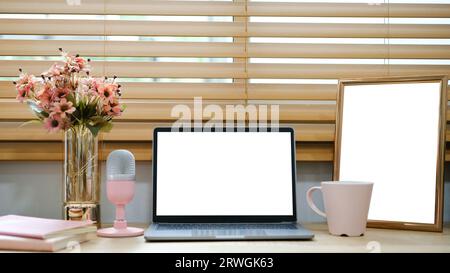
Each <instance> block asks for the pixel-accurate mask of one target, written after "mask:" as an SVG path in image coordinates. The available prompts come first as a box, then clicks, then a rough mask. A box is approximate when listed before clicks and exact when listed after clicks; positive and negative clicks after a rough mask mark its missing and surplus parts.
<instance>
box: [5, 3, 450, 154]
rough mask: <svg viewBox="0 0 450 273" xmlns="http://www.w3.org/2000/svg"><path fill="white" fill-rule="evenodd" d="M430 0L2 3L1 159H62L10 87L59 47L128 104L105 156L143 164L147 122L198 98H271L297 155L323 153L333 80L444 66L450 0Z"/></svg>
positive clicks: (106, 138)
mask: <svg viewBox="0 0 450 273" xmlns="http://www.w3.org/2000/svg"><path fill="white" fill-rule="evenodd" d="M349 2H351V3H349ZM364 2H370V3H364ZM436 2H440V3H433V1H414V0H412V1H394V0H391V1H387V0H386V1H332V0H329V1H326V2H324V1H309V2H308V1H287V0H286V2H278V1H272V2H270V1H250V0H235V1H208V0H203V1H190V0H179V1H175V0H174V1H172V0H165V1H162V0H158V1H151V0H150V1H149V0H127V1H125V0H89V1H87V0H67V1H65V0H42V1H39V3H37V2H36V1H33V0H21V1H17V0H0V160H61V159H62V158H63V156H62V154H63V145H62V140H63V135H62V134H47V133H46V132H45V131H44V129H42V128H41V126H39V125H26V126H22V127H21V126H20V125H21V123H23V122H24V121H27V120H29V119H32V118H33V115H32V114H31V112H30V111H28V110H27V109H26V108H27V107H26V105H25V104H19V103H18V102H17V101H16V100H15V91H14V87H13V85H12V83H11V82H12V81H13V80H14V78H15V77H16V76H17V73H18V71H17V69H18V68H19V67H22V68H23V69H25V70H26V71H28V72H31V73H34V74H35V75H39V74H40V73H41V72H43V71H44V70H45V69H47V68H48V67H49V66H50V65H51V64H52V63H53V62H54V61H55V60H57V57H56V56H57V55H58V50H57V49H58V48H59V47H62V48H64V49H65V50H66V51H70V52H74V53H79V54H81V55H83V56H88V57H91V58H92V59H93V67H94V70H93V75H95V76H102V75H117V76H118V77H119V78H120V81H121V84H122V85H123V88H122V89H123V91H124V92H123V94H124V95H123V102H124V103H125V104H126V105H127V109H126V111H125V113H124V115H123V116H122V117H120V118H119V119H117V121H116V122H115V127H114V129H113V131H112V133H104V134H101V135H100V140H101V150H102V152H101V155H102V158H103V159H104V158H105V156H106V155H107V154H108V152H109V151H111V150H113V149H116V148H126V149H129V150H131V151H132V152H134V153H135V155H136V158H137V159H138V160H151V137H152V128H154V127H155V126H159V125H170V123H171V122H172V121H174V120H175V119H176V118H174V117H171V115H170V113H171V109H172V107H173V106H174V105H176V104H180V103H182V104H187V105H192V103H193V100H192V99H193V97H195V96H201V97H202V98H203V104H204V105H207V104H208V103H214V104H218V105H221V106H225V105H226V104H243V105H245V104H279V109H280V115H279V118H280V123H282V124H286V125H289V126H293V127H294V128H295V129H296V140H297V159H298V160H300V161H331V160H332V159H333V145H334V130H335V125H334V121H335V114H336V113H335V110H336V109H335V108H336V103H335V100H336V93H337V80H338V79H340V78H358V77H377V76H389V75H391V76H404V75H432V74H440V75H443V74H445V75H449V74H450V1H445V0H442V1H436ZM55 58H56V59H55ZM380 110H381V109H380ZM36 142H39V144H40V145H36ZM411 149H414V147H411ZM447 158H449V159H450V152H448V156H447Z"/></svg>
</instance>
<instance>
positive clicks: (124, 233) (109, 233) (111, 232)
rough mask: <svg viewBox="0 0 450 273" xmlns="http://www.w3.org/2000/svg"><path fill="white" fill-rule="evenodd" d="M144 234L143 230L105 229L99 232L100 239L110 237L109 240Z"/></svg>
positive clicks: (131, 228) (132, 228) (128, 228)
mask: <svg viewBox="0 0 450 273" xmlns="http://www.w3.org/2000/svg"><path fill="white" fill-rule="evenodd" d="M143 234H144V230H143V229H142V228H134V227H127V228H120V229H118V228H114V227H111V228H103V229H99V230H97V235H98V236H100V237H109V238H117V237H136V236H141V235H143Z"/></svg>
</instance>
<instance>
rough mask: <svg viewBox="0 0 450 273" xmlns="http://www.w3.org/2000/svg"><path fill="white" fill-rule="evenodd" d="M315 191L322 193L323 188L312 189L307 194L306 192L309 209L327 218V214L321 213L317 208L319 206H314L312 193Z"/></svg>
mask: <svg viewBox="0 0 450 273" xmlns="http://www.w3.org/2000/svg"><path fill="white" fill-rule="evenodd" d="M315 190H319V191H322V187H312V188H310V189H309V190H308V191H307V192H306V202H307V203H308V205H309V207H310V208H311V209H312V210H313V211H314V212H315V213H317V214H319V215H320V216H322V217H325V218H326V217H327V215H326V214H325V212H323V211H321V210H320V209H319V208H317V206H316V205H315V204H314V202H313V200H312V193H313V191H315Z"/></svg>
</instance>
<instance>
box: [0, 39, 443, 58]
mask: <svg viewBox="0 0 450 273" xmlns="http://www.w3.org/2000/svg"><path fill="white" fill-rule="evenodd" d="M59 47H62V48H64V49H65V50H67V51H69V52H77V53H79V54H81V55H84V56H111V57H240V58H242V57H245V56H248V57H251V58H252V57H253V58H258V57H259V58H269V57H272V58H366V59H369V58H371V59H375V58H394V59H410V58H411V59H422V58H423V59H446V58H450V46H449V45H392V44H391V45H387V44H380V45H378V44H374V45H371V44H281V43H249V44H248V47H247V55H246V53H245V45H244V44H242V43H222V42H147V41H106V42H104V41H65V40H6V39H5V40H0V55H5V56H52V55H59V53H58V51H57V50H56V49H57V48H59ZM130 48H133V50H130Z"/></svg>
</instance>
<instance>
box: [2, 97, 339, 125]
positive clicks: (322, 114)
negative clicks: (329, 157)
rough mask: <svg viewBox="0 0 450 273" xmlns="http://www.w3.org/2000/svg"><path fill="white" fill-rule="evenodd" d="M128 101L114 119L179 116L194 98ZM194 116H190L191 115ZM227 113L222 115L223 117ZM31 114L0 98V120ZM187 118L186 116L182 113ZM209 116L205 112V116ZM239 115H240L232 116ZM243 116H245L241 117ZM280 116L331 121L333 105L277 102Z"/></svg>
mask: <svg viewBox="0 0 450 273" xmlns="http://www.w3.org/2000/svg"><path fill="white" fill-rule="evenodd" d="M122 102H123V103H124V104H125V105H127V109H126V111H125V112H124V113H123V115H122V116H120V117H118V118H117V120H123V121H136V120H139V121H174V120H177V119H179V118H180V116H172V115H171V111H172V108H173V107H174V106H175V105H181V104H183V105H186V106H188V107H190V109H191V111H193V109H194V108H193V102H192V101H191V100H189V101H177V102H155V101H151V100H125V99H124V100H123V101H122ZM208 104H216V105H218V106H219V107H221V108H222V110H223V113H225V106H226V105H236V104H239V105H244V104H245V101H234V102H232V101H227V102H217V101H203V105H204V106H203V107H206V105H208ZM192 117H193V116H192ZM225 117H226V116H225V115H224V118H225ZM33 118H34V115H33V114H32V113H31V110H30V109H28V107H27V105H26V104H20V103H17V101H16V100H14V99H0V120H4V121H12V120H21V121H26V120H29V119H33ZM185 118H189V117H185ZM209 118H211V117H208V116H206V115H205V116H204V119H205V120H208V119H209ZM235 118H236V119H240V118H241V117H235ZM244 118H245V117H244ZM279 119H280V120H281V121H291V122H294V121H295V122H302V121H304V122H313V121H314V122H322V123H332V122H333V121H334V120H335V105H334V104H295V105H280V106H279ZM268 120H270V107H268Z"/></svg>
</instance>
